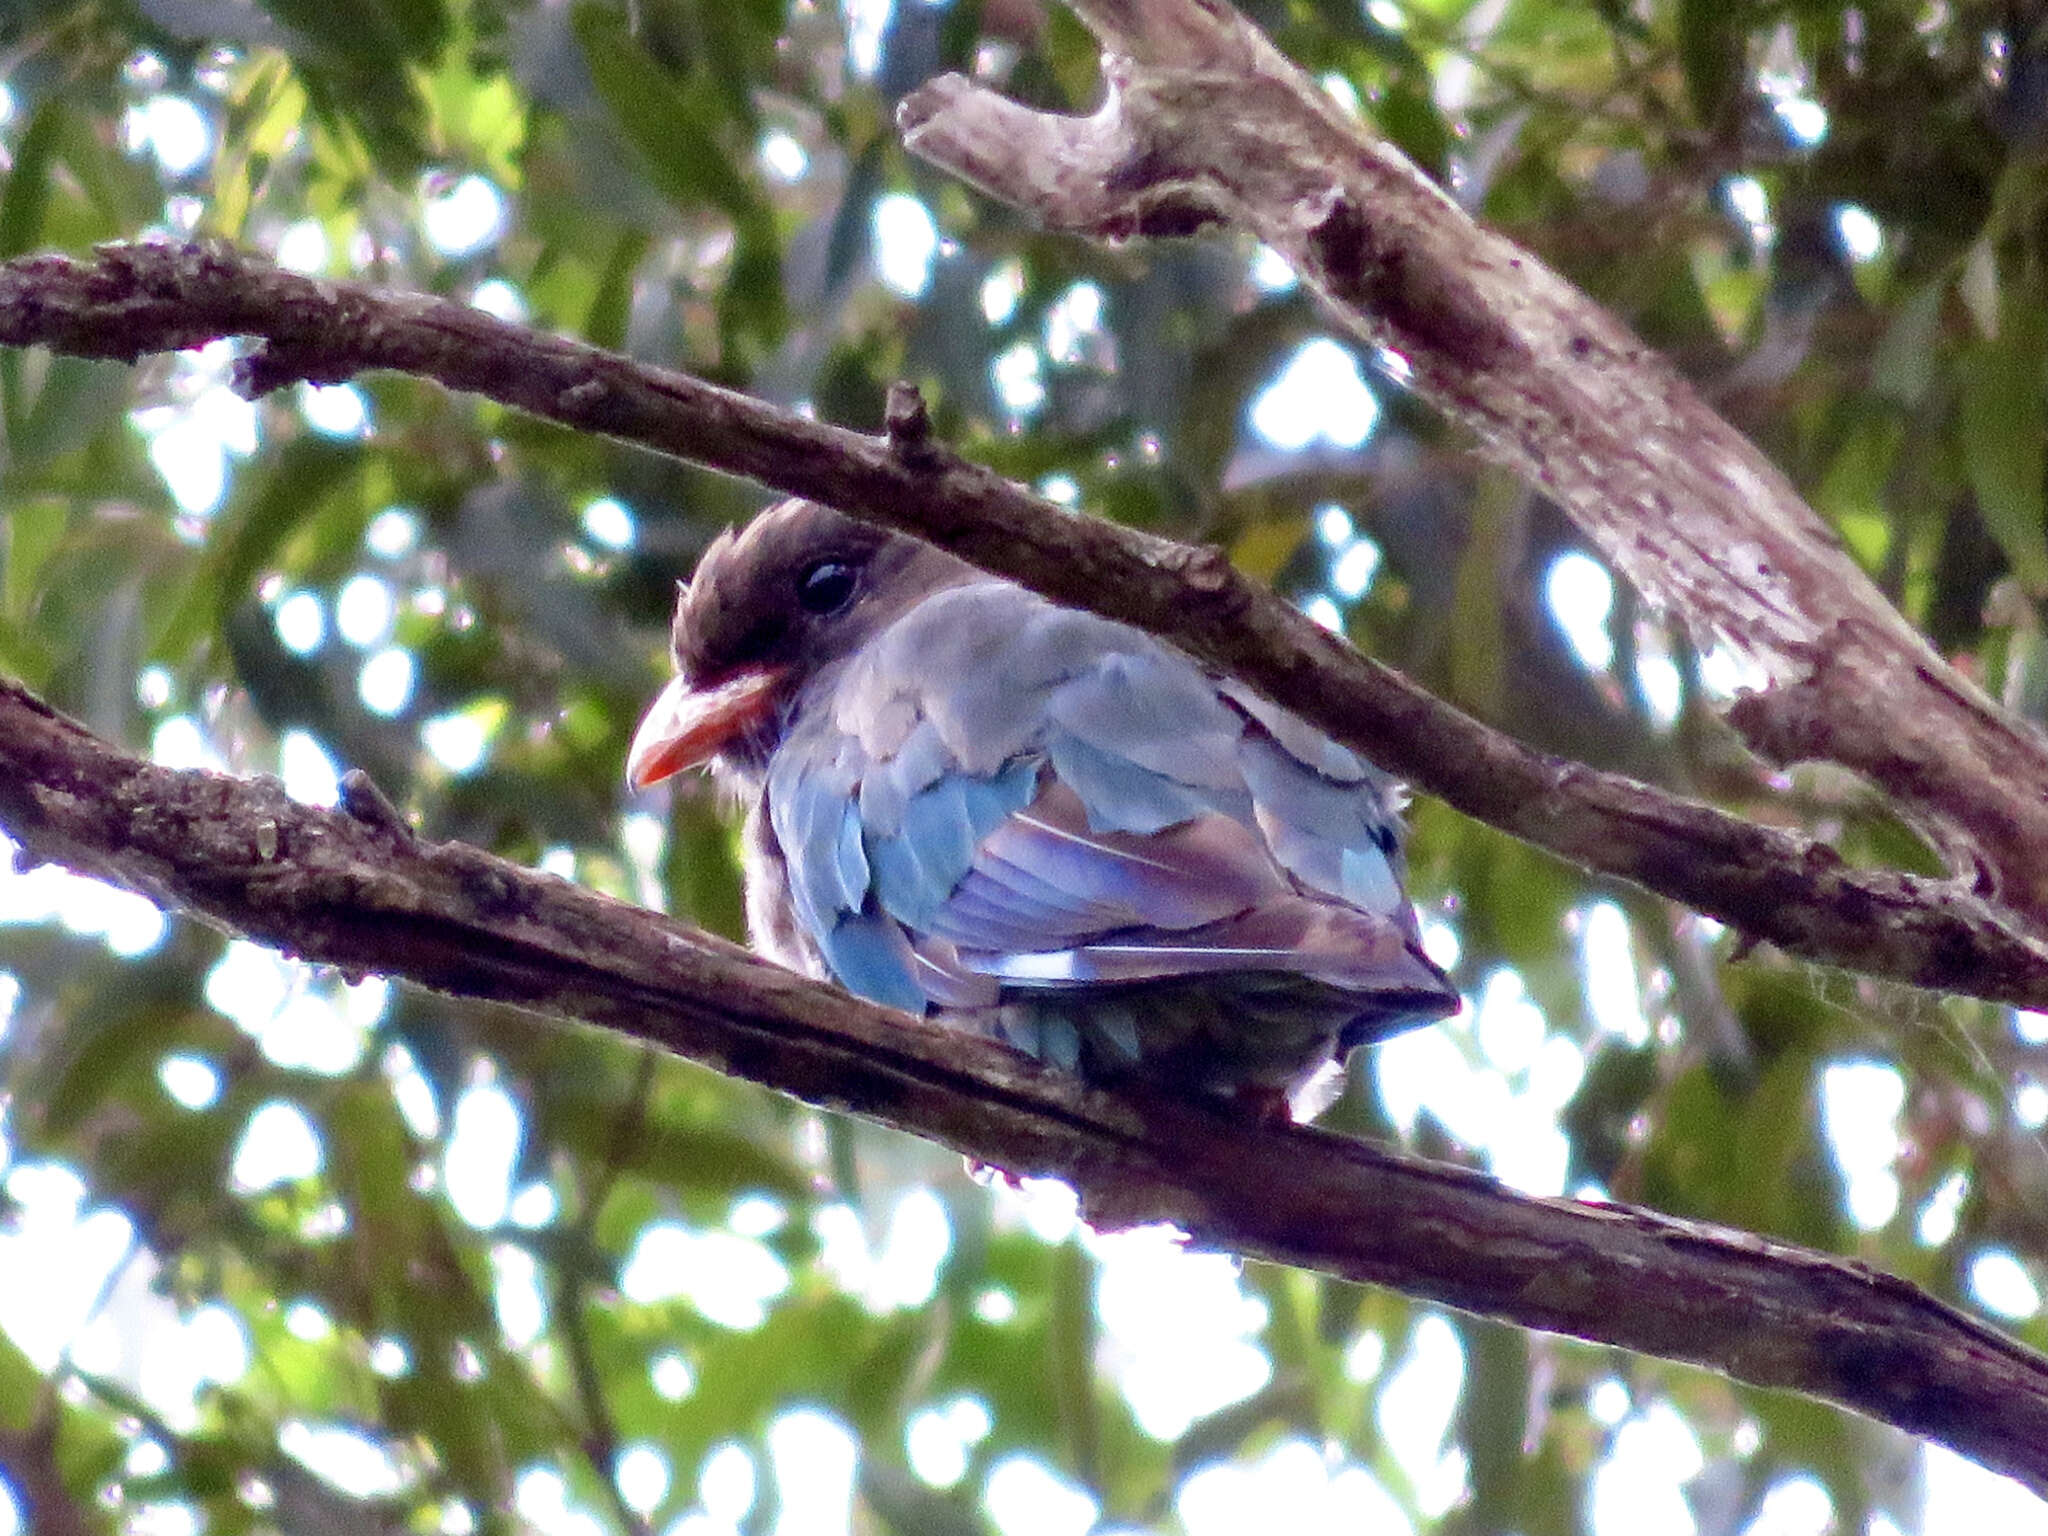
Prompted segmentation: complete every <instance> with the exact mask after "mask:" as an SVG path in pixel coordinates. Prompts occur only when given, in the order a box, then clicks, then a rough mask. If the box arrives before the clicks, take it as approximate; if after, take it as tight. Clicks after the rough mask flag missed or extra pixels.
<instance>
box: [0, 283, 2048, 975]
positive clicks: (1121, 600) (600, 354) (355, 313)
mask: <svg viewBox="0 0 2048 1536" xmlns="http://www.w3.org/2000/svg"><path fill="white" fill-rule="evenodd" d="M220 336H255V337H260V338H262V340H263V343H264V345H263V346H262V347H260V348H259V349H258V350H256V351H255V352H254V353H253V354H252V355H251V356H250V357H249V358H248V359H247V360H246V361H245V363H244V365H243V366H244V383H245V386H246V387H247V388H248V389H250V390H251V391H252V392H260V391H262V390H265V389H272V388H276V387H278V386H280V385H282V384H286V383H289V382H292V381H294V380H297V379H302V378H310V379H318V380H336V379H344V378H349V377H352V376H353V375H355V374H358V373H361V372H364V371H366V370H370V369H379V368H386V369H396V370H398V371H401V372H405V373H411V374H416V375H418V376H420V377H424V378H431V379H438V380H439V381H441V382H442V383H444V384H446V385H448V386H449V387H451V388H455V389H468V390H474V391H476V392H477V393H479V394H484V395H487V396H489V397H491V398H492V399H495V400H499V401H502V402H504V403H505V404H507V405H512V406H516V407H519V408H521V409H523V410H527V411H530V412H532V413H533V414H534V415H537V416H542V417H545V418H547V419H549V420H553V421H557V422H560V423H562V424H564V425H566V426H570V427H575V428H579V429H581V430H584V431H591V432H601V433H605V434H607V435H609V436H612V437H615V438H618V439H621V440H623V441H627V442H632V443H637V444H640V445H642V446H644V447H648V448H652V449H655V450H657V451H660V452H664V453H672V454H675V455H677V456H679V457H682V458H687V459H692V460H694V461H696V462H698V463H701V464H706V465H709V466H711V467H713V468H715V469H720V470H724V471H727V472H728V473H732V474H737V475H745V476H748V477H750V478H752V479H755V480H758V481H761V482H762V483H764V484H766V485H771V486H774V487H776V488H777V489H779V490H782V491H786V492H789V493H791V494H793V495H799V496H809V497H812V498H815V499H816V500H819V501H824V502H829V503H831V504H832V505H834V506H837V507H840V508H842V509H843V510H845V511H847V512H849V513H853V514H855V515H857V516H860V517H865V518H867V519H868V520H870V521H872V522H877V523H881V524H884V525H886V526H889V527H894V528H901V529H903V530H905V531H907V532H910V533H914V534H918V535H920V536H922V537H925V538H929V539H931V540H933V541H934V542H936V543H940V544H944V545H946V546H947V547H948V548H950V549H953V550H954V551H956V552H957V553H959V554H961V555H963V556H965V557H966V558H967V559H970V560H972V561H974V562H975V563H976V564H978V565H981V566H984V567H986V568H987V569H989V570H991V571H995V572H997V573H999V574H1001V575H1005V576H1009V577H1012V578H1014V579H1016V580H1019V581H1022V582H1025V583H1026V584H1028V585H1030V586H1033V587H1036V588H1037V589H1038V590H1040V591H1042V592H1045V593H1046V594H1048V595H1049V596H1051V597H1054V598H1056V599H1058V600H1060V601H1062V602H1067V603H1072V604H1074V605H1076V606H1078V607H1084V608H1091V609H1094V610H1095V611H1096V612H1099V613H1103V614H1107V615H1108V616H1110V617H1111V618H1117V619H1122V620H1124V621H1126V622H1128V623H1133V624H1137V625H1139V626H1141V627H1143V628H1145V629H1149V630H1151V631H1152V632H1154V633H1155V634H1159V635H1162V636H1164V637H1165V638H1167V639H1169V640H1172V641H1174V642H1175V643H1176V644H1178V645H1180V646H1182V647H1183V648H1185V649H1186V650H1187V651H1189V652H1190V653H1192V654H1193V655H1195V656H1197V657H1199V658H1201V659H1202V660H1203V661H1205V662H1208V663H1210V664H1212V665H1214V666H1216V667H1218V668H1220V669H1222V670H1224V671H1227V672H1231V673H1234V674H1236V675H1237V676H1239V677H1241V678H1243V679H1244V680H1245V681H1247V682H1249V683H1250V684H1252V685H1253V686H1254V687H1256V688H1257V689H1259V691H1260V692H1262V693H1264V694H1266V695H1267V696H1268V697H1270V698H1272V699H1274V700H1275V701H1277V702H1279V703H1281V704H1284V705H1286V706H1287V707H1288V708H1290V709H1293V710H1294V711H1296V712H1297V713H1299V714H1300V715H1302V716H1303V717H1304V718H1305V719H1308V720H1310V721H1312V722H1314V723H1315V724H1316V725H1318V726H1320V727H1322V728H1323V729H1324V730H1326V731H1328V732H1329V733H1330V734H1331V735H1332V736H1334V737H1336V738H1337V739H1339V740H1340V741H1343V742H1345V743H1346V744H1347V745H1349V746H1353V747H1356V748H1357V749H1358V750H1359V751H1361V752H1363V753H1364V754H1365V755H1366V756H1368V757H1370V758H1372V759H1373V760H1374V761H1376V762H1378V763H1380V764H1382V765H1383V766H1385V767H1387V768H1388V769H1391V770H1392V771H1393V772H1395V773H1398V774H1401V775H1402V776H1404V777H1405V778H1407V779H1409V780H1411V781H1412V782H1414V783H1415V784H1417V785H1419V786H1420V787H1421V788H1423V789H1425V790H1427V791H1429V792H1430V793H1431V794H1434V795H1437V796H1439V797H1441V798H1442V799H1443V800H1445V801H1447V802H1448V803H1449V804H1451V805H1453V806H1455V807H1456V808H1457V809H1459V810H1461V811H1463V812H1465V813H1466V814H1467V815H1470V816H1473V817H1475V818H1477V819H1479V820H1481V821H1485V822H1489V823H1491V824H1492V825H1494V826H1497V827H1500V828H1502V829H1503V830H1505V831H1507V832H1510V833H1513V834H1514V835H1515V836H1517V837H1521V838H1525V839H1526V840H1528V841H1529V842H1532V843H1535V844H1537V845H1538V846H1541V847H1544V848H1547V849H1550V850H1551V851H1552V852H1554V853H1557V854H1559V855H1561V856H1563V857H1564V858H1567V859H1570V860H1572V861H1573V862H1575V863H1578V864H1581V865H1583V866H1585V867H1586V868H1588V869H1591V870H1595V871H1598V872H1600V873H1604V874H1608V875H1613V876H1616V877H1619V878H1621V879H1624V880H1629V881H1633V882H1635V883H1636V884H1639V885H1641V886H1643V887H1645V888H1646V889H1649V890H1652V891H1655V892H1658V893H1659V894H1662V895H1665V896H1668V897H1671V898H1672V899H1673V900H1676V901H1679V902H1682V903H1684V904H1685V905H1687V906H1689V907H1692V908H1694V909H1696V910H1698V911H1701V912H1704V913H1707V914H1709V915H1711V916H1713V917H1715V918H1717V919H1719V920H1720V921H1722V922H1724V923H1727V924H1729V925H1730V926H1732V927H1735V928H1737V929H1739V930H1741V931H1742V932H1743V933H1744V934H1746V935H1748V936H1750V937H1751V938H1754V939H1762V940H1767V941H1769V942H1771V943H1773V944H1776V945H1778V946H1779V947H1780V948H1781V949H1784V950H1785V951H1786V952H1788V953H1790V954H1795V955H1799V956H1802V957H1804V958H1806V959H1809V960H1814V961H1818V962H1820V963H1822V964H1826V965H1834V966H1841V967H1844V968H1846V969H1850V970H1857V971H1864V972H1868V973H1870V974H1872V975H1877V976H1886V977H1891V978H1894V979H1896V980H1899V981H1905V982H1910V983H1913V984H1915V985H1918V986H1923V987H1930V988H1935V989H1939V990H1943V991H1951V992H1960V993H1965V994H1968V995H1971V996H1975V997H1983V998H1988V999H1992V1000H1994V1001H2000V1002H2009V1003H2015V1004H2019V1005H2023V1006H2028V1007H2036V1008H2040V1007H2048V943H2044V942H2043V940H2042V939H2041V938H2040V937H2038V936H2036V935H2035V934H2034V933H2032V932H2031V931H2030V930H2029V929H2028V928H2027V927H2026V926H2025V925H2024V924H2023V923H2021V922H2020V921H2018V920H2017V919H2016V918H2015V916H2014V915H2013V914H2012V913H2010V912H2008V911H2005V910H2003V909H2001V908H2000V907H1998V906H1996V905H1994V904H1992V903H1990V902H1987V901H1985V900H1983V899H1982V898H1980V897H1978V896H1976V895H1974V894H1972V893H1971V892H1969V891H1967V890H1965V889H1964V888H1963V887H1961V886H1960V885H1957V884H1955V883H1952V882H1949V881H1942V880H1929V879H1924V878H1920V877H1917V876H1912V875H1902V874H1892V873H1885V872H1873V871H1865V870H1855V869H1851V868H1849V867H1848V866H1847V865H1845V864H1844V863H1843V862H1842V861H1841V860H1840V859H1839V858H1838V857H1837V856H1836V855H1835V853H1834V852H1833V850H1831V849H1830V848H1828V847H1827V846H1826V845H1825V844H1823V843H1820V842H1817V841H1815V840H1813V839H1811V838H1808V837H1805V836H1802V835H1800V834H1798V833H1795V832H1788V831H1783V830H1780V829H1777V828H1771V827H1765V826H1760V825H1757V824H1756V823H1753V822H1747V821H1743V820H1741V819H1740V818H1738V817H1734V816H1730V815H1727V814H1725V813H1723V812H1721V811H1718V810H1715V809H1713V808H1712V807H1710V806H1706V805H1702V804H1700V803H1699V802H1697V801H1692V800H1687V799H1683V798H1680V797H1677V796H1673V795H1669V794H1666V793H1664V792H1662V791H1659V790H1656V789H1653V788H1651V787H1649V786H1647V785H1644V784H1640V783H1637V782H1636V781H1634V780H1632V779H1628V778H1624V777H1622V776H1621V775H1618V774H1611V773H1601V772H1597V771H1595V770H1593V769H1590V768H1587V767H1584V766H1583V765H1580V764H1575V763H1571V762H1567V761H1564V760H1562V759H1559V758H1555V757H1551V756H1549V755H1547V754H1544V753H1540V752H1536V751H1533V750H1531V749H1530V748H1528V747H1526V746H1524V745H1522V744H1521V743H1520V742H1517V741H1515V740H1514V739H1513V738H1512V737H1509V736H1506V735H1503V734H1502V733H1501V732H1499V731H1495V730H1492V729H1490V728H1489V727H1487V726H1485V725H1482V724H1480V723H1479V722H1478V721H1476V720H1473V719H1472V718H1471V717H1469V716H1467V715H1465V714H1462V713H1460V712H1459V711H1458V710H1456V709H1453V708H1452V707H1451V706H1450V705H1448V704H1445V703H1444V702H1442V701H1441V700H1439V699H1436V698H1434V697H1433V696H1432V695H1430V694H1429V693H1427V692H1425V691H1424V690H1422V689H1420V688H1418V687H1416V686H1415V685H1414V684H1413V683H1411V682H1409V681H1408V680H1407V679H1406V678H1404V677H1402V676H1401V675H1400V674H1399V673H1396V672H1394V671H1392V670H1390V669H1389V668H1387V667H1384V666H1382V665H1380V664H1379V663H1377V662H1375V661H1372V660H1371V659H1369V658H1367V657H1364V656H1361V655H1359V654H1358V652H1356V651H1354V650H1353V649H1351V647H1349V646H1348V645H1346V644H1345V643H1344V642H1343V641H1342V640H1340V639H1338V638H1337V637H1335V636H1333V635H1331V634H1330V633H1329V632H1328V631H1326V630H1324V629H1322V628H1321V627H1320V626H1318V625H1316V624H1315V623H1313V622H1311V621H1310V620H1308V619H1307V618H1305V617H1303V616H1302V615H1301V614H1299V613H1297V612H1296V611H1295V610H1294V609H1293V608H1291V607H1289V606H1288V605H1287V604H1286V603H1284V602H1282V601H1280V600H1279V599H1278V598H1276V597H1274V596H1273V595H1272V594H1271V593H1270V592H1268V591H1266V590H1264V589H1263V588H1261V587H1259V586H1258V585H1257V584H1256V583H1253V582H1250V581H1248V580H1246V579H1245V578H1244V577H1242V576H1240V575H1239V574H1238V573H1237V572H1236V571H1234V570H1232V569H1231V567H1230V565H1229V563H1228V562H1227V561H1226V560H1224V559H1223V558H1222V556H1221V555H1220V554H1219V553H1218V552H1217V551H1215V550H1212V549H1192V548H1189V547H1187V546H1185V545H1179V544H1173V543H1169V542H1167V541H1165V540H1162V539H1157V538H1153V537H1150V536H1147V535H1145V534H1141V533H1138V532H1135V531H1132V530H1130V529H1125V528H1119V527H1117V526H1116V525H1114V524H1111V523H1107V522H1103V521H1101V520H1099V519H1094V518H1077V517H1074V516H1072V515H1071V514H1069V513H1066V512H1063V511H1061V510H1060V509H1059V508H1057V507H1054V506H1053V505H1051V504H1050V503H1048V502H1045V501H1042V500H1040V499H1039V498H1038V497H1035V496H1033V495H1031V494H1030V493H1029V492H1027V491H1025V490H1023V489H1022V488H1021V487H1019V486H1017V485H1015V484H1013V483H1011V482H1010V481H1007V480H1004V479H1003V478H1002V477H1000V476H998V475H996V474H994V473H992V472H990V471H989V470H986V469H983V468H981V467H979V466H977V465H973V464H969V463H966V462H964V461H962V460H960V459H959V458H957V457H956V456H954V455H952V454H950V453H948V452H946V451H944V450H943V449H941V448H939V447H937V446H936V445H934V444H932V443H930V442H929V441H927V440H926V438H925V436H924V434H923V432H922V431H921V430H920V422H921V416H920V415H919V413H917V412H916V411H914V410H908V409H904V410H901V411H900V412H899V414H898V415H897V417H896V418H895V421H894V432H893V436H892V437H891V438H888V439H882V438H873V437H867V436H864V435H862V434H860V433H857V432H850V431H847V430H846V429H844V428H840V427H834V426H829V425H826V424H824V423H821V422H817V421H812V420H808V419H806V418H804V417H801V416H798V415H797V414H795V413H794V412H791V411H785V410H780V409H778V408H776V407H774V406H771V405H768V404H766V403H764V402H762V401H758V400H753V399H750V398H748V397H747V396H744V395H738V394H734V393H732V392H730V391H728V390H723V389H719V388H717V387H715V386H713V385H709V384H705V383H703V382H701V381H699V380H696V379H693V378H690V377H689V376H687V375H684V374H679V373H674V372H671V371H668V370H665V369H660V368H653V367H648V366H646V365H643V364H639V363H635V362H633V361H631V360H630V359H627V358H623V357H620V356H618V355H616V354H613V353H607V352H604V351H601V350H599V349H597V348H595V347H591V346H589V345H587V344H585V343H582V342H578V341H573V340H569V339H567V338H564V337H559V336H549V335H543V334H540V333H537V332H534V331H530V330H527V329H525V328H523V327H520V326H515V325H510V324H507V323H505V322H503V321H500V320H497V319H494V318H493V317H491V316H490V315H487V314H484V313H483V312H482V311H480V310H475V309H471V308H469V307H467V306H465V305H462V304H458V303H455V302H453V301H450V300H446V299H436V298H431V297H427V296H423V295H418V294H407V293H388V292H381V291H378V290H376V289H372V288H369V287H366V286H363V285H361V284H355V283H346V282H334V281H328V280H319V279H313V278H306V277H300V276H298V275H296V274H293V273H289V272H283V271H280V270H278V269H277V268H275V267H273V266H271V265H269V264H268V263H266V262H263V261H261V260H259V259H257V258H255V257H251V256H248V255H245V254H243V253H241V252H238V251H235V250H233V249H231V248H227V247H222V246H191V245H155V244H150V245H131V246H109V247H106V248H104V249H102V250H101V251H100V252H99V254H98V258H97V260H95V261H92V262H80V261H76V260H73V259H72V258H70V257H65V256H37V257H29V258H24V259H21V260H17V261H14V262H10V263H6V264H4V265H0V343H11V344H13V345H17V346H22V345H31V344H41V345H45V346H49V347H53V348H55V349H57V350H59V351H64V352H70V353H74V354H78V355H81V356H87V357H114V358H121V359H124V360H129V361H132V360H134V359H135V358H137V357H140V356H142V355H144V354H146V353H150V352H157V351H163V350H167V349H170V348H174V347H188V346H196V345H199V344H201V343H203V342H206V341H210V340H212V339H214V338H216V337H220ZM905 404H907V402H905ZM2044 867H2048V865H2044Z"/></svg>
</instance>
